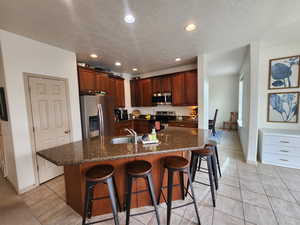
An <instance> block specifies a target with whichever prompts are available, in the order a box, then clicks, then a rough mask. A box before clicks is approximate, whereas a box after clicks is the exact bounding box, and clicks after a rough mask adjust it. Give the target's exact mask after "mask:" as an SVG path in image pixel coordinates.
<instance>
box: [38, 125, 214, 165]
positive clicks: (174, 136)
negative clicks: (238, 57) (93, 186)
mask: <svg viewBox="0 0 300 225" xmlns="http://www.w3.org/2000/svg"><path fill="white" fill-rule="evenodd" d="M209 135H210V133H209V131H208V130H202V129H196V128H190V129H186V128H179V127H168V128H167V129H166V130H163V131H161V132H159V133H158V134H157V137H158V139H159V141H160V144H157V145H142V144H141V143H138V144H137V145H135V144H133V143H129V144H112V143H111V139H112V138H113V137H96V138H91V139H87V140H82V141H77V142H72V143H70V144H66V145H61V146H57V147H54V148H49V149H46V150H42V151H39V152H38V153H37V154H38V155H39V156H41V157H42V158H45V159H47V160H49V161H50V162H52V163H54V164H55V165H57V166H64V165H76V164H81V163H85V162H93V161H104V160H114V159H122V158H130V157H136V156H143V155H151V154H163V153H168V152H176V151H188V150H196V149H198V148H199V147H203V146H204V145H205V143H207V141H208V137H209Z"/></svg>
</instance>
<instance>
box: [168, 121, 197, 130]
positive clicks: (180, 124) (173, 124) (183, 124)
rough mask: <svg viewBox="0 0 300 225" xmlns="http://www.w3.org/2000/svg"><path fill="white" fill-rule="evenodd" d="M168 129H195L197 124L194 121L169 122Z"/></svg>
mask: <svg viewBox="0 0 300 225" xmlns="http://www.w3.org/2000/svg"><path fill="white" fill-rule="evenodd" d="M168 125H169V126H170V127H186V128H197V127H198V123H197V122H194V121H169V122H168Z"/></svg>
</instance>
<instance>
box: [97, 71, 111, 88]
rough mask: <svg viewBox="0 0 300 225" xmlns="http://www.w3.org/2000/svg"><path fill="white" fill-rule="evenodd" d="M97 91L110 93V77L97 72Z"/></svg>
mask: <svg viewBox="0 0 300 225" xmlns="http://www.w3.org/2000/svg"><path fill="white" fill-rule="evenodd" d="M96 91H104V92H106V93H108V92H109V77H108V75H107V74H106V73H100V72H96Z"/></svg>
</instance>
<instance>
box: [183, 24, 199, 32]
mask: <svg viewBox="0 0 300 225" xmlns="http://www.w3.org/2000/svg"><path fill="white" fill-rule="evenodd" d="M196 27H197V26H196V25H195V24H193V23H191V24H189V25H187V26H186V27H185V30H186V31H193V30H196Z"/></svg>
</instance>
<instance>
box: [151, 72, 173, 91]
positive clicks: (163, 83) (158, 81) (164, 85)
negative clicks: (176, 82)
mask: <svg viewBox="0 0 300 225" xmlns="http://www.w3.org/2000/svg"><path fill="white" fill-rule="evenodd" d="M152 92H153V94H154V93H171V92H172V84H171V77H170V76H163V77H156V78H153V79H152Z"/></svg>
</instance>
